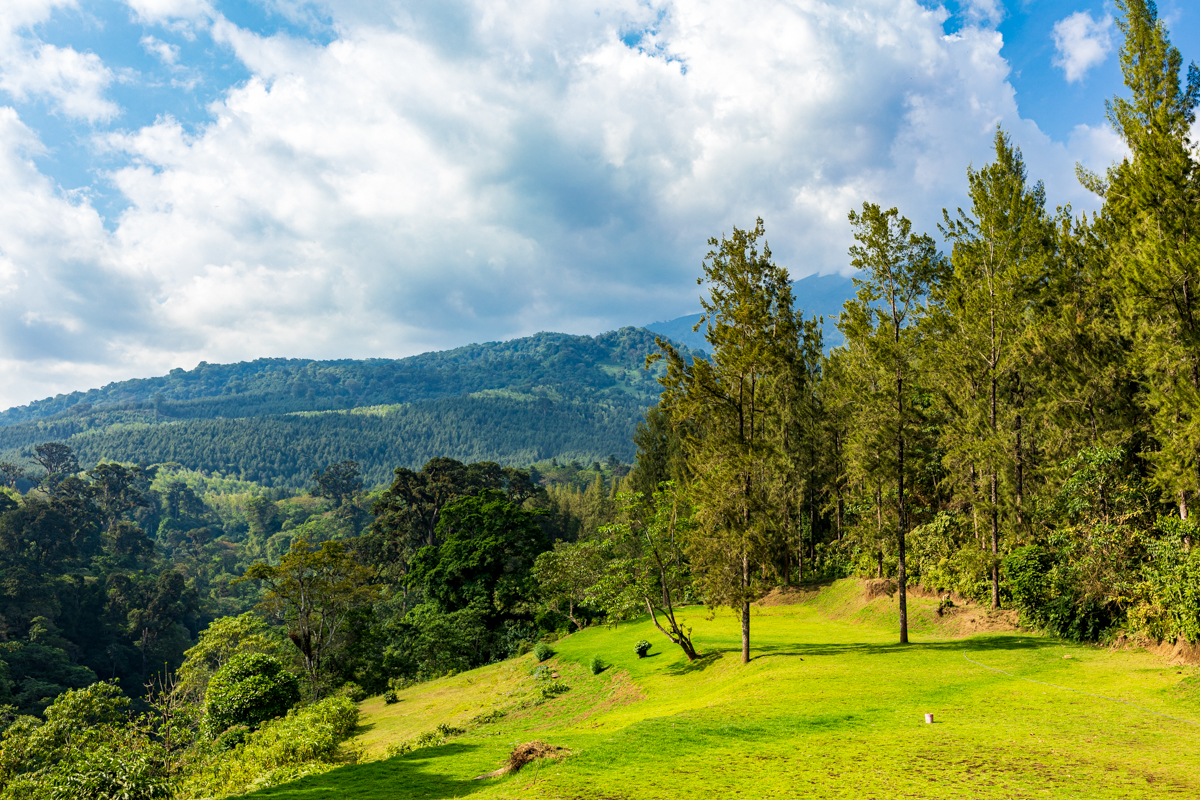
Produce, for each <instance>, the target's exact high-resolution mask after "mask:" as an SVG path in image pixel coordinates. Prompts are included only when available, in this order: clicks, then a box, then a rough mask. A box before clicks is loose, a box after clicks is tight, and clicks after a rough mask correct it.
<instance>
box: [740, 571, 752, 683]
mask: <svg viewBox="0 0 1200 800" xmlns="http://www.w3.org/2000/svg"><path fill="white" fill-rule="evenodd" d="M742 590H743V591H745V592H749V591H750V554H749V553H743V554H742ZM742 663H743V664H749V663H750V601H749V600H748V599H747V598H746V597H745V596H743V597H742Z"/></svg>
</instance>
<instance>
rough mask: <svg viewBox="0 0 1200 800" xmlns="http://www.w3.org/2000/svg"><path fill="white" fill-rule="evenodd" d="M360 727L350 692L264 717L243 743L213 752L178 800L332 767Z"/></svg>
mask: <svg viewBox="0 0 1200 800" xmlns="http://www.w3.org/2000/svg"><path fill="white" fill-rule="evenodd" d="M357 726H358V706H356V705H355V704H354V703H353V702H351V700H350V699H349V698H347V697H327V698H325V699H324V700H321V701H320V702H318V703H313V704H312V705H310V706H305V707H303V708H298V709H292V710H291V711H289V712H288V714H287V716H286V717H283V718H282V719H276V720H270V721H268V722H264V723H263V724H262V726H261V727H260V728H259V729H258V730H257V731H254V732H253V733H250V734H247V736H246V740H245V742H244V743H243V744H242V745H241V746H240V747H237V748H235V749H233V750H230V751H228V752H225V753H218V752H215V749H214V752H213V753H212V755H211V756H210V757H209V758H208V759H207V761H205V762H204V763H202V764H200V765H198V766H197V767H196V768H195V769H194V770H193V771H192V772H191V773H190V774H189V775H188V776H187V777H186V778H185V779H184V780H183V782H182V783H181V784H180V786H179V789H178V791H177V793H176V795H175V798H176V800H191V799H192V798H211V797H228V796H230V795H237V794H245V793H246V792H249V791H252V790H256V789H262V788H266V787H268V786H277V785H279V784H281V783H286V782H288V781H293V780H296V779H298V778H302V777H304V776H306V775H316V774H319V773H321V772H327V771H329V770H331V769H333V768H334V767H335V766H337V765H338V763H339V762H340V761H342V760H344V759H343V758H342V755H343V754H341V753H339V745H340V744H341V743H342V742H343V741H345V740H346V739H347V738H348V737H349V736H350V734H352V733H353V732H354V729H355V728H356V727H357Z"/></svg>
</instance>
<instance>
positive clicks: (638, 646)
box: [633, 639, 650, 658]
mask: <svg viewBox="0 0 1200 800" xmlns="http://www.w3.org/2000/svg"><path fill="white" fill-rule="evenodd" d="M633 652H635V653H637V657H638V658H645V657H646V654H647V653H649V652H650V643H649V642H647V641H646V640H645V639H642V640H641V641H639V642H636V643H634V645H633Z"/></svg>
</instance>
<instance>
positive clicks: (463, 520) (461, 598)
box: [410, 490, 548, 616]
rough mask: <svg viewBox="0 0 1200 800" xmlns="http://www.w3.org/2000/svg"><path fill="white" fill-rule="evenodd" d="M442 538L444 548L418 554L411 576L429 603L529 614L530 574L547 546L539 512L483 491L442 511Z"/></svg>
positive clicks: (446, 608)
mask: <svg viewBox="0 0 1200 800" xmlns="http://www.w3.org/2000/svg"><path fill="white" fill-rule="evenodd" d="M438 539H439V540H440V541H441V544H439V545H436V546H432V547H424V548H422V549H421V550H420V551H419V552H418V553H417V555H416V556H415V557H414V558H413V561H412V566H411V572H410V581H411V582H412V583H413V584H414V585H417V586H420V587H421V590H422V592H423V594H424V596H425V597H426V598H427V599H428V600H429V601H431V602H433V603H436V604H437V606H438V607H439V608H440V609H442V610H443V611H445V612H451V611H458V610H461V609H464V608H467V607H469V606H471V605H472V604H474V603H475V602H476V601H479V602H481V603H482V604H483V607H485V608H488V609H491V614H493V615H496V614H498V615H500V616H514V615H520V614H526V613H528V611H529V610H530V609H529V603H530V601H531V600H532V598H533V581H532V575H531V571H532V569H533V565H534V562H535V560H536V559H537V557H538V555H539V554H540V553H542V552H543V551H545V550H546V549H547V546H548V543H547V542H546V537H545V536H544V535H543V533H542V530H541V528H540V527H539V525H538V514H537V513H535V512H533V511H528V510H526V509H523V508H520V507H519V506H517V505H516V504H515V503H513V502H511V501H509V499H508V498H507V497H506V496H505V495H504V493H502V492H499V491H496V490H484V491H482V492H480V493H479V494H478V495H475V496H473V497H464V498H461V499H460V500H458V501H456V502H454V503H452V504H450V505H449V506H447V507H446V508H445V509H444V510H443V512H442V513H441V515H440V517H439V520H438Z"/></svg>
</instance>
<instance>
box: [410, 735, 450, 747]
mask: <svg viewBox="0 0 1200 800" xmlns="http://www.w3.org/2000/svg"><path fill="white" fill-rule="evenodd" d="M445 741H446V737H445V736H442V735H441V734H440V733H438V732H437V731H425V732H424V733H421V734H418V735H417V740H416V743H415V744H416V746H417V747H436V746H437V745H439V744H442V743H444V742H445Z"/></svg>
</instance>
